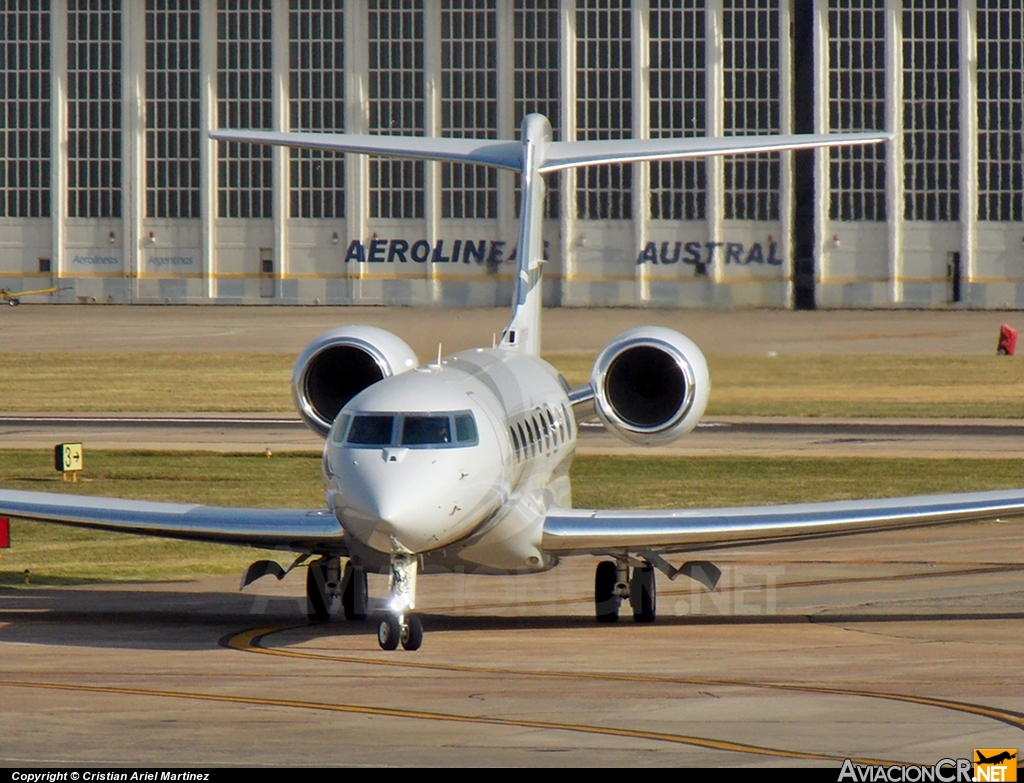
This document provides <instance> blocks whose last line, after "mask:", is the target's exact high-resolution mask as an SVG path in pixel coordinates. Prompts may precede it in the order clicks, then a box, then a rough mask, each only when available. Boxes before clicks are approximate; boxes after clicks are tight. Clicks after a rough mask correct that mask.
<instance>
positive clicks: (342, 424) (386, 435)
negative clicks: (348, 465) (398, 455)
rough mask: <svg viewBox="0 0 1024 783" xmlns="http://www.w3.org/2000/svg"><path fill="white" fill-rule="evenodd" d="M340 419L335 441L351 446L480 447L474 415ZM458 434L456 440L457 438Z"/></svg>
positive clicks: (369, 415) (365, 415)
mask: <svg viewBox="0 0 1024 783" xmlns="http://www.w3.org/2000/svg"><path fill="white" fill-rule="evenodd" d="M349 418H350V417H349V416H348V415H345V416H339V417H338V421H336V422H335V426H334V428H333V431H332V434H331V439H332V440H334V441H335V442H339V443H340V442H342V441H344V442H345V443H346V444H348V445H350V446H364V447H365V446H404V447H408V448H427V447H431V448H458V447H465V446H475V445H476V444H477V443H479V440H480V439H479V435H478V433H477V428H476V419H475V418H474V416H473V414H472V413H471V412H470V411H455V412H452V413H356V414H353V415H352V416H351V423H349ZM453 433H454V437H453Z"/></svg>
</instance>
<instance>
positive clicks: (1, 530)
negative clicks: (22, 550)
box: [0, 517, 11, 549]
mask: <svg viewBox="0 0 1024 783" xmlns="http://www.w3.org/2000/svg"><path fill="white" fill-rule="evenodd" d="M10 545H11V520H9V519H8V518H7V517H0V549H7V548H8V547H9V546H10Z"/></svg>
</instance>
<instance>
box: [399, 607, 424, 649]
mask: <svg viewBox="0 0 1024 783" xmlns="http://www.w3.org/2000/svg"><path fill="white" fill-rule="evenodd" d="M422 644H423V623H421V622H420V618H419V617H417V616H416V615H414V614H407V615H406V616H405V633H404V634H402V648H403V649H405V650H409V651H410V652H412V651H413V650H418V649H420V647H421V646H422Z"/></svg>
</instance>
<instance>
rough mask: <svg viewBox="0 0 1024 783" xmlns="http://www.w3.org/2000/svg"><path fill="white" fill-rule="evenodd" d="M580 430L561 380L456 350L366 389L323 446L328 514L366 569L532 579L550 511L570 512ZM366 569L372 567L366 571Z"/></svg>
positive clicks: (501, 351) (541, 560)
mask: <svg viewBox="0 0 1024 783" xmlns="http://www.w3.org/2000/svg"><path fill="white" fill-rule="evenodd" d="M575 448H576V422H575V420H574V419H573V413H572V408H571V406H570V403H569V399H568V396H567V394H566V388H565V385H564V383H563V382H562V381H561V380H560V378H559V376H558V373H557V371H556V370H555V369H554V368H553V367H551V365H549V364H548V363H547V362H545V361H543V360H541V359H538V358H535V357H532V356H529V355H524V354H523V353H520V352H519V351H515V350H508V349H505V348H497V349H483V348H478V349H475V350H469V351H463V352H460V353H457V354H454V355H452V356H449V357H446V358H444V359H442V360H441V362H440V364H431V365H425V366H422V367H419V368H417V369H415V370H411V371H409V372H405V373H402V374H400V375H397V376H393V377H390V378H385V379H384V380H382V381H380V382H378V383H376V384H374V385H372V386H370V387H369V388H367V389H366V390H365V391H363V392H361V393H360V394H358V395H357V396H356V397H354V398H353V399H352V400H351V401H350V402H349V403H348V404H347V405H346V406H345V407H344V408H343V409H342V411H341V412H340V413H339V414H338V418H337V420H336V422H335V425H334V427H333V428H332V430H331V433H330V435H329V436H328V438H327V442H326V444H325V447H324V461H323V462H324V474H325V478H326V481H327V504H328V506H329V507H330V508H331V509H332V510H333V511H334V514H335V515H336V517H337V519H338V521H339V522H340V523H341V525H342V526H343V527H344V529H345V531H346V536H347V537H350V538H351V539H352V544H353V546H352V548H353V550H354V551H356V552H357V553H358V552H360V551H361V552H362V553H363V555H362V557H361V559H362V560H365V561H378V562H383V561H384V560H385V559H386V558H388V557H390V556H391V555H392V554H412V555H421V556H423V561H424V565H425V566H427V567H429V566H431V565H436V566H443V567H446V568H464V569H465V568H468V569H484V570H499V571H539V570H544V569H546V568H550V567H551V566H552V565H554V561H553V560H552V559H551V558H550V557H548V556H545V554H544V552H543V550H542V548H541V544H542V538H543V523H544V517H545V514H546V511H547V508H548V507H549V506H551V505H559V506H569V505H570V490H569V477H568V469H569V465H570V463H571V461H572V457H573V454H574V452H575ZM366 564H367V565H368V566H369V567H373V563H372V562H367V563H366Z"/></svg>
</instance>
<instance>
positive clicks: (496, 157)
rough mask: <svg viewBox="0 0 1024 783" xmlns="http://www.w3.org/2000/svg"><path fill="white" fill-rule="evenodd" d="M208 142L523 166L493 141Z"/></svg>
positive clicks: (511, 149)
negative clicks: (271, 145)
mask: <svg viewBox="0 0 1024 783" xmlns="http://www.w3.org/2000/svg"><path fill="white" fill-rule="evenodd" d="M210 138H211V139H216V140H217V141H235V142H239V143H242V144H277V145H280V146H283V147H299V148H302V149H313V150H325V151H329V152H362V153H365V154H367V155H382V156H385V157H395V158H412V159H419V160H446V161H451V162H454V163H481V164H484V165H487V166H497V167H498V168H503V169H514V170H515V171H519V169H520V168H521V166H522V163H521V159H520V152H521V150H522V147H521V146H520V144H519V142H517V141H498V140H495V139H442V138H437V137H430V136H369V135H360V134H355V133H275V132H273V131H254V130H214V131H210Z"/></svg>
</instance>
